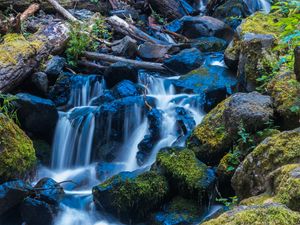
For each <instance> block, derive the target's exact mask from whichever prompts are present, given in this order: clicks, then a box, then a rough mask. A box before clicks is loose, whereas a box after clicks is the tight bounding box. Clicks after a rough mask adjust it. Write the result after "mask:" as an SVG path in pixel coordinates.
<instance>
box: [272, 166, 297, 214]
mask: <svg viewBox="0 0 300 225" xmlns="http://www.w3.org/2000/svg"><path fill="white" fill-rule="evenodd" d="M272 177H273V179H272V180H273V183H272V184H271V186H272V187H273V189H274V190H273V192H274V195H275V197H274V199H275V200H276V201H278V202H280V203H282V204H285V205H287V206H288V207H289V208H290V209H292V210H297V211H300V164H290V165H286V166H283V167H281V168H280V169H279V170H276V171H275V172H274V173H273V174H272Z"/></svg>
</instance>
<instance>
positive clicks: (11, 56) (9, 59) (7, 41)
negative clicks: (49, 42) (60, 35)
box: [0, 34, 44, 67]
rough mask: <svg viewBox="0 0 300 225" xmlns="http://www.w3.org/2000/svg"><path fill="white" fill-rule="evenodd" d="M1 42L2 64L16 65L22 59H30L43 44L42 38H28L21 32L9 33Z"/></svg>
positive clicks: (0, 63)
mask: <svg viewBox="0 0 300 225" xmlns="http://www.w3.org/2000/svg"><path fill="white" fill-rule="evenodd" d="M3 39H4V40H3V43H2V44H0V66H3V67H6V66H8V65H16V64H17V63H18V61H19V60H20V59H30V58H31V57H34V56H36V52H37V51H39V50H40V49H41V48H42V47H43V46H44V44H43V42H42V41H41V40H26V39H25V38H24V36H23V35H21V34H7V35H5V36H4V37H3Z"/></svg>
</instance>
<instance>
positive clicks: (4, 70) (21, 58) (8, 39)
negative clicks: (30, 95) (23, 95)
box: [0, 22, 68, 93]
mask: <svg viewBox="0 0 300 225" xmlns="http://www.w3.org/2000/svg"><path fill="white" fill-rule="evenodd" d="M67 40H68V27H67V26H66V25H65V24H64V23H62V22H56V23H51V24H49V25H48V26H46V27H45V28H44V29H41V31H39V32H37V33H36V34H34V35H32V36H31V37H30V38H29V39H25V38H24V37H23V36H22V35H21V34H15V33H13V34H7V35H5V36H4V41H3V43H2V44H0V93H6V92H9V91H11V90H13V89H14V88H15V87H17V86H18V85H19V84H20V83H21V82H22V81H23V80H24V79H26V78H27V77H28V76H29V75H30V74H32V73H33V72H34V71H35V69H38V68H39V65H40V63H41V62H43V60H44V59H46V58H47V57H48V56H49V55H50V54H54V53H57V52H60V51H62V50H63V48H64V46H65V44H66V42H67Z"/></svg>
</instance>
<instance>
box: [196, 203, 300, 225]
mask: <svg viewBox="0 0 300 225" xmlns="http://www.w3.org/2000/svg"><path fill="white" fill-rule="evenodd" d="M299 223H300V214H299V213H297V212H294V211H291V210H289V209H287V208H285V207H283V206H280V205H275V204H270V205H262V206H252V207H246V208H237V209H235V210H233V211H229V212H227V213H224V214H222V215H221V216H219V217H218V218H216V219H212V220H210V221H208V222H205V223H203V224H202V225H220V224H222V225H261V224H268V225H298V224H299Z"/></svg>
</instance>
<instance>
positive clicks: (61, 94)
mask: <svg viewBox="0 0 300 225" xmlns="http://www.w3.org/2000/svg"><path fill="white" fill-rule="evenodd" d="M71 85H72V81H71V76H70V75H69V74H67V73H65V74H61V75H60V76H59V77H58V79H57V80H56V82H55V84H54V85H53V86H52V87H51V89H50V92H49V98H50V99H51V100H52V101H53V102H54V104H55V105H56V106H63V105H66V104H67V103H68V100H69V97H70V92H71Z"/></svg>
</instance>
